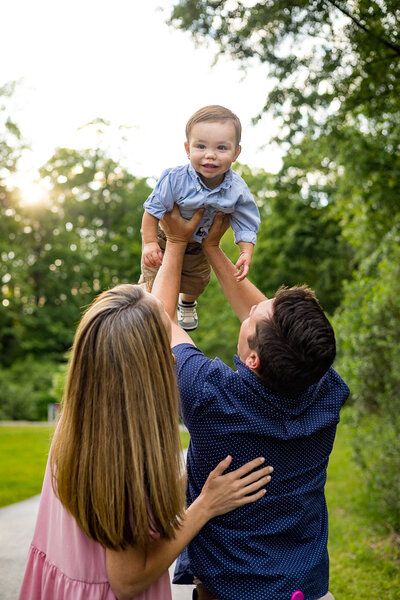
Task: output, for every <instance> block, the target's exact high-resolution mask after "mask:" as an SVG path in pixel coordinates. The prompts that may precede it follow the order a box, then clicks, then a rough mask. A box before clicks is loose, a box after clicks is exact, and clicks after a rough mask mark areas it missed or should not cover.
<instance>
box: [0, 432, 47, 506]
mask: <svg viewBox="0 0 400 600" xmlns="http://www.w3.org/2000/svg"><path fill="white" fill-rule="evenodd" d="M53 429H54V428H53V427H49V426H46V425H45V426H41V425H27V426H4V427H0V506H6V505H7V504H12V503H14V502H19V501H21V500H25V499H26V498H30V497H31V496H35V495H36V494H40V492H41V489H42V482H43V475H44V469H45V466H46V461H47V455H48V451H49V448H50V441H51V436H52V434H53Z"/></svg>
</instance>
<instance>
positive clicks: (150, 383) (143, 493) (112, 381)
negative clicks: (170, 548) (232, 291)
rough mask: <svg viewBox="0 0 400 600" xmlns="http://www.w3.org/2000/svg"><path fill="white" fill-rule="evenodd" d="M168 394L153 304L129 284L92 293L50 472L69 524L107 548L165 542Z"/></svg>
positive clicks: (173, 395) (170, 492)
mask: <svg viewBox="0 0 400 600" xmlns="http://www.w3.org/2000/svg"><path fill="white" fill-rule="evenodd" d="M177 403H178V389H177V383H176V378H175V372H174V366H173V357H172V353H171V348H170V344H169V339H168V335H167V332H166V329H165V326H164V323H163V321H162V318H161V314H160V311H159V309H158V307H157V304H156V301H155V300H153V299H152V298H151V296H150V295H149V294H147V293H146V292H144V291H143V290H142V289H141V288H140V287H139V286H135V285H119V286H117V287H115V288H113V289H110V290H108V291H106V292H103V293H102V294H100V295H99V296H98V297H97V299H96V300H95V301H94V302H93V304H92V305H91V306H90V307H89V308H88V310H87V311H86V312H85V314H84V315H83V317H82V320H81V322H80V324H79V326H78V329H77V332H76V335H75V341H74V344H73V348H72V356H71V360H70V365H69V373H68V380H67V385H66V390H65V395H64V400H63V408H62V415H61V419H60V422H59V427H58V429H57V431H56V434H55V438H54V442H53V446H52V451H51V466H52V474H53V487H54V490H55V492H56V493H57V495H58V497H59V498H60V500H61V502H62V503H63V505H64V506H65V507H66V508H67V509H68V510H69V511H70V513H71V514H72V515H73V516H74V517H75V519H76V521H77V523H78V525H79V526H80V527H81V529H83V531H84V532H85V533H86V534H87V535H88V536H89V537H90V538H92V539H93V540H95V541H97V542H100V543H101V544H103V545H104V546H105V547H107V548H112V549H123V548H126V547H127V546H128V545H133V546H137V547H138V548H141V549H145V548H146V547H147V545H148V543H149V530H150V529H155V530H156V531H158V532H159V533H160V534H161V536H163V537H165V538H167V539H171V538H173V537H174V530H175V529H176V527H178V526H179V522H180V518H181V517H182V515H183V509H184V490H183V487H182V484H181V483H180V481H179V476H180V467H181V464H180V461H181V445H180V437H179V431H178V415H177Z"/></svg>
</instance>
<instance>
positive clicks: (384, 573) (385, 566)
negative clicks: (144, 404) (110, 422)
mask: <svg viewBox="0 0 400 600" xmlns="http://www.w3.org/2000/svg"><path fill="white" fill-rule="evenodd" d="M52 431H53V428H52V427H46V426H26V427H22V426H21V427H19V426H7V427H0V506H4V505H6V504H11V503H13V502H18V501H20V500H23V499H25V498H28V497H30V496H33V495H35V494H39V493H40V490H41V485H42V479H43V474H44V468H45V464H46V459H47V453H48V449H49V446H50V438H51V434H52ZM351 437H352V431H351V428H350V425H349V423H347V422H346V413H344V414H343V421H342V423H340V425H339V427H338V434H337V438H336V442H335V448H334V451H333V453H332V457H331V460H330V463H329V469H328V481H327V485H326V495H327V500H328V509H329V525H330V527H329V554H330V558H331V579H330V590H331V592H332V593H333V594H334V595H335V597H336V600H354V598H366V599H367V598H368V600H382V599H385V600H398V598H399V590H400V568H399V566H400V564H399V559H400V551H399V548H398V547H396V546H395V545H394V544H392V539H391V538H390V536H389V535H387V534H385V533H384V531H383V530H380V529H379V528H378V526H377V525H376V523H375V522H374V520H373V516H372V515H371V512H370V510H369V506H368V493H367V491H366V490H365V487H364V486H363V479H362V473H361V472H360V471H359V469H358V468H357V466H356V465H355V464H354V463H353V461H352V458H351V453H352V450H351V444H350V442H351ZM181 439H182V446H183V447H184V448H186V447H187V445H188V442H189V434H188V433H186V432H181Z"/></svg>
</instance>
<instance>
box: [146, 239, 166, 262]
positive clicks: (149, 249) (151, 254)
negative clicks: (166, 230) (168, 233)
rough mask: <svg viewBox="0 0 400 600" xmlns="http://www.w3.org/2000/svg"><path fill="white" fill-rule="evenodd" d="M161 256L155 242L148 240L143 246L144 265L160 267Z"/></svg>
mask: <svg viewBox="0 0 400 600" xmlns="http://www.w3.org/2000/svg"><path fill="white" fill-rule="evenodd" d="M162 258H163V255H162V252H161V248H160V246H159V245H158V244H157V242H149V243H148V244H145V245H144V246H143V251H142V259H143V264H144V265H145V266H146V267H160V266H161V264H162Z"/></svg>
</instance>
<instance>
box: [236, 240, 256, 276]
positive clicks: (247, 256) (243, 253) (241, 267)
mask: <svg viewBox="0 0 400 600" xmlns="http://www.w3.org/2000/svg"><path fill="white" fill-rule="evenodd" d="M238 246H239V250H240V256H239V258H238V260H237V261H236V264H235V267H236V269H237V272H236V273H235V277H236V278H237V280H238V281H242V279H244V278H245V277H246V275H247V274H248V272H249V269H250V265H251V260H252V258H253V252H254V244H252V243H251V242H238Z"/></svg>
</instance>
